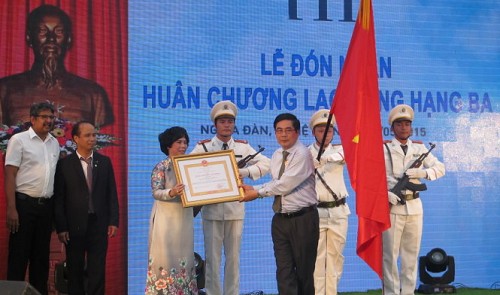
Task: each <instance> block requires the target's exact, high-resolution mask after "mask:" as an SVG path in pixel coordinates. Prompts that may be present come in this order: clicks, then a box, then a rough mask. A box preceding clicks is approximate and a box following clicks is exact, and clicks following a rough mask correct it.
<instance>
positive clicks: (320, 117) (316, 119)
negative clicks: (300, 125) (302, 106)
mask: <svg viewBox="0 0 500 295" xmlns="http://www.w3.org/2000/svg"><path fill="white" fill-rule="evenodd" d="M328 115H330V111H329V110H324V109H323V110H319V111H317V112H316V113H314V114H313V115H312V117H311V120H309V128H311V130H313V129H314V127H316V126H318V125H320V124H324V125H326V122H328ZM330 125H331V126H332V127H333V126H335V117H334V116H333V115H332V121H331V122H330Z"/></svg>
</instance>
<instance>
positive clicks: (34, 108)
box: [30, 102, 55, 117]
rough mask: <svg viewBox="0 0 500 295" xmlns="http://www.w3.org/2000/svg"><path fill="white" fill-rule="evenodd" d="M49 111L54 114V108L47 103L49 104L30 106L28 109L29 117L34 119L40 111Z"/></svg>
mask: <svg viewBox="0 0 500 295" xmlns="http://www.w3.org/2000/svg"><path fill="white" fill-rule="evenodd" d="M46 110H48V111H50V112H51V113H52V114H54V111H55V110H54V106H53V105H52V104H51V103H49V102H40V103H34V104H32V105H31V108H30V117H36V116H38V115H39V114H40V112H41V111H46Z"/></svg>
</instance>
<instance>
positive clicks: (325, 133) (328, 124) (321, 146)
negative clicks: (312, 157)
mask: <svg viewBox="0 0 500 295" xmlns="http://www.w3.org/2000/svg"><path fill="white" fill-rule="evenodd" d="M332 118H333V115H332V113H330V114H329V115H328V120H327V121H326V128H325V132H324V133H323V138H322V139H321V144H320V145H319V150H318V156H316V160H318V162H319V160H320V159H321V154H323V151H324V148H323V147H324V146H325V142H326V135H327V134H328V129H329V128H330V124H331V123H332Z"/></svg>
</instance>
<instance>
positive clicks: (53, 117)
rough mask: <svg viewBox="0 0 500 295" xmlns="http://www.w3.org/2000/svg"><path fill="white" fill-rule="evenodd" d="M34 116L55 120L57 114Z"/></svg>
mask: <svg viewBox="0 0 500 295" xmlns="http://www.w3.org/2000/svg"><path fill="white" fill-rule="evenodd" d="M34 117H39V118H42V119H43V120H47V119H51V120H54V119H55V118H56V116H54V115H35V116H34Z"/></svg>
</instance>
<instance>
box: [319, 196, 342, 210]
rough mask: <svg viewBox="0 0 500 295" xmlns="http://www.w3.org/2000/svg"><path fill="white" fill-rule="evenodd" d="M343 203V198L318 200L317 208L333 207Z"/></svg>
mask: <svg viewBox="0 0 500 295" xmlns="http://www.w3.org/2000/svg"><path fill="white" fill-rule="evenodd" d="M344 204H345V198H342V199H340V200H336V201H331V202H319V203H318V208H335V207H338V206H341V205H344Z"/></svg>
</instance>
